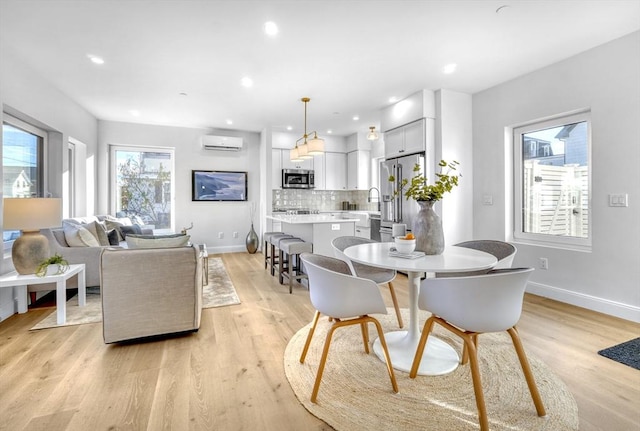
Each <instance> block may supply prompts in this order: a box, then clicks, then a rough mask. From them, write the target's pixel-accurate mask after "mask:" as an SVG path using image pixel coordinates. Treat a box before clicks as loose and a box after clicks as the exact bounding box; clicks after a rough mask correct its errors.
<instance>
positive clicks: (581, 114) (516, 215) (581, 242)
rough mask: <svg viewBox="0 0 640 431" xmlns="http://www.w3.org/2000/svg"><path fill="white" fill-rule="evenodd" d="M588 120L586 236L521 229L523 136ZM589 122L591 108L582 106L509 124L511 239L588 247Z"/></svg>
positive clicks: (590, 229) (590, 227) (590, 219)
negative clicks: (516, 124)
mask: <svg viewBox="0 0 640 431" xmlns="http://www.w3.org/2000/svg"><path fill="white" fill-rule="evenodd" d="M580 122H586V123H587V175H588V180H587V183H588V185H587V187H588V193H589V196H588V197H587V236H586V238H579V237H570V236H559V235H550V234H542V233H529V232H524V229H523V215H524V211H525V208H524V205H523V196H524V190H523V169H524V161H525V160H524V158H523V144H524V142H523V141H524V140H523V139H522V136H523V135H525V134H527V133H532V132H535V131H539V130H544V129H551V128H554V127H561V126H564V125H568V124H573V123H580ZM591 128H592V122H591V112H590V111H589V110H582V111H577V112H571V113H564V114H560V115H556V116H553V117H549V118H545V119H542V120H538V121H532V122H528V123H526V124H521V125H518V126H514V127H513V128H512V131H511V132H512V133H511V139H512V149H513V173H512V174H513V218H512V220H513V230H512V236H513V241H514V242H519V243H523V244H531V245H541V246H551V247H558V248H565V249H571V250H579V251H590V250H591V246H592V238H593V233H592V232H593V216H592V215H593V208H592V199H593V188H592V183H593V175H592V165H593V160H592V157H591V148H592V142H591V135H592V131H591Z"/></svg>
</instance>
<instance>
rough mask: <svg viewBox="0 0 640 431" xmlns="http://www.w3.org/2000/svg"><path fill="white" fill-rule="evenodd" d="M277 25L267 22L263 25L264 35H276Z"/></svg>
mask: <svg viewBox="0 0 640 431" xmlns="http://www.w3.org/2000/svg"><path fill="white" fill-rule="evenodd" d="M278 31H279V30H278V25H277V24H276V23H275V22H273V21H267V22H265V23H264V33H265V34H266V35H267V36H275V35H276V34H278Z"/></svg>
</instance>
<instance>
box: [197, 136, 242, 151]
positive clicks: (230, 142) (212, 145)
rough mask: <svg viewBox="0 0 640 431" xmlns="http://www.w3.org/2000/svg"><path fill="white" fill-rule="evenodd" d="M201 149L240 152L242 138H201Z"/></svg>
mask: <svg viewBox="0 0 640 431" xmlns="http://www.w3.org/2000/svg"><path fill="white" fill-rule="evenodd" d="M202 148H204V149H205V150H217V151H240V150H241V149H242V138H236V137H234V136H215V135H205V136H203V137H202Z"/></svg>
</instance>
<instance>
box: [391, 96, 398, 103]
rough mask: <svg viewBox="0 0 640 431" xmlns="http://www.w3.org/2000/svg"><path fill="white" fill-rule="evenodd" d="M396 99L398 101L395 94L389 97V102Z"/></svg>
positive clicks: (393, 101) (394, 101)
mask: <svg viewBox="0 0 640 431" xmlns="http://www.w3.org/2000/svg"><path fill="white" fill-rule="evenodd" d="M397 101H398V98H397V97H396V96H391V97H389V103H396V102H397Z"/></svg>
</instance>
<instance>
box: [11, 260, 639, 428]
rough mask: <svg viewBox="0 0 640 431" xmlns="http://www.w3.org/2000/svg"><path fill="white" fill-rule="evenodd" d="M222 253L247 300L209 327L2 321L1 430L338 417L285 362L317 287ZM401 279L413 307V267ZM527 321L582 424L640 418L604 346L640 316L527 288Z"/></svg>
mask: <svg viewBox="0 0 640 431" xmlns="http://www.w3.org/2000/svg"><path fill="white" fill-rule="evenodd" d="M222 257H223V259H224V262H225V265H226V267H227V270H228V272H229V274H230V276H231V278H232V280H233V283H234V284H235V287H236V289H237V291H238V295H239V296H240V299H241V301H242V304H240V305H236V306H229V307H223V308H213V309H205V310H203V313H202V326H201V328H200V331H199V332H198V333H197V334H192V335H187V336H182V337H178V338H171V339H166V340H161V341H153V342H146V343H138V344H130V345H105V344H104V343H103V341H102V325H101V324H99V323H96V324H89V325H80V326H70V327H64V328H57V329H45V330H40V331H29V328H30V327H31V326H33V325H34V324H35V323H37V322H38V321H39V320H41V319H42V318H43V317H44V316H45V315H46V314H48V313H49V312H50V311H51V310H52V309H51V308H47V309H35V310H30V311H29V312H28V313H26V314H21V315H17V314H16V315H14V316H12V317H9V318H8V319H6V320H5V321H3V322H0V430H6V431H17V430H47V431H56V430H83V431H85V430H90V431H98V430H150V431H156V430H223V431H226V430H233V431H236V430H247V431H249V430H251V431H253V430H328V429H330V428H329V427H328V426H327V425H325V424H324V423H323V422H322V421H320V420H318V419H316V418H315V417H314V416H312V415H311V414H309V413H308V412H307V411H306V410H305V409H304V407H302V406H301V405H300V404H299V402H298V401H297V399H296V397H295V395H294V394H293V392H292V390H291V388H290V386H289V384H288V382H287V379H286V377H285V374H284V368H283V352H284V349H285V346H286V345H287V342H288V340H289V339H290V337H291V336H292V335H293V334H294V333H295V332H296V331H298V329H300V328H301V327H302V326H304V325H305V324H307V323H308V322H309V321H310V320H311V318H312V316H313V309H312V308H311V306H310V303H309V299H308V293H307V291H306V289H304V288H301V287H299V286H298V287H296V288H294V292H293V294H292V295H290V294H289V293H288V288H287V287H285V286H281V285H279V284H278V282H277V280H276V279H275V278H273V277H271V276H270V275H268V272H267V271H265V270H264V269H263V260H262V258H263V256H262V255H261V254H260V253H258V254H255V255H249V254H247V253H232V254H225V255H222ZM395 285H396V290H397V292H398V296H399V301H400V303H401V306H403V307H406V306H407V303H408V296H407V289H406V286H407V280H406V277H404V276H402V275H399V276H398V279H397V281H396V283H395ZM382 292H383V294H384V295H387V292H388V289H382ZM385 298H386V300H387V301H388V304H390V302H389V298H388V297H387V296H385ZM519 328H520V334H521V336H522V338H523V342H524V345H525V349H526V350H527V352H529V353H530V354H531V355H535V356H536V357H538V358H539V359H542V360H543V361H544V362H546V364H547V365H548V366H549V367H550V368H551V369H552V370H553V371H554V372H555V373H556V374H557V375H558V376H559V377H560V378H561V379H562V380H563V381H564V382H565V383H566V384H567V386H568V387H569V389H570V391H571V392H572V393H573V395H574V397H575V399H576V401H577V403H578V408H579V414H580V429H581V430H583V431H591V430H607V431H629V430H640V371H638V370H634V369H632V368H630V367H627V366H625V365H622V364H619V363H616V362H614V361H612V360H609V359H606V358H603V357H601V356H599V355H597V353H596V352H597V351H598V350H600V349H602V348H606V347H609V346H612V345H614V344H617V343H620V342H624V341H627V340H629V339H631V338H635V337H638V336H639V335H640V325H638V324H634V323H631V322H628V321H624V320H621V319H617V318H613V317H609V316H605V315H602V314H599V313H595V312H591V311H588V310H584V309H581V308H577V307H573V306H569V305H565V304H561V303H558V302H555V301H552V300H548V299H544V298H540V297H536V296H531V295H527V297H526V300H525V311H524V314H523V316H522V319H521V322H520V324H519ZM329 360H330V358H329ZM469 384H471V382H469Z"/></svg>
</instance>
